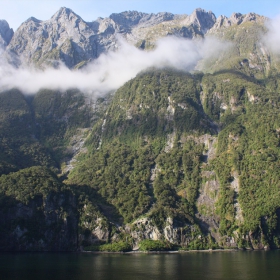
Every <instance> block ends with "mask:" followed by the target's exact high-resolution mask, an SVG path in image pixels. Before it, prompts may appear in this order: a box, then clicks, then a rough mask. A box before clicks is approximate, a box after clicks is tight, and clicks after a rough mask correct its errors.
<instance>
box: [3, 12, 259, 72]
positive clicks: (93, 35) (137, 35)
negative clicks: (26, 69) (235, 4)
mask: <svg viewBox="0 0 280 280" xmlns="http://www.w3.org/2000/svg"><path fill="white" fill-rule="evenodd" d="M261 20H262V17H260V16H258V15H256V14H253V13H250V14H247V15H242V14H236V13H235V14H233V15H232V16H231V17H230V18H227V17H224V16H221V17H219V18H218V19H216V16H215V15H214V14H213V13H212V12H206V11H205V10H203V9H196V10H195V11H194V12H193V13H192V14H191V15H174V14H171V13H167V12H162V13H158V14H147V13H141V12H136V11H127V12H123V13H118V14H116V13H114V14H112V15H110V16H109V17H108V18H98V19H97V20H95V21H93V22H85V21H84V20H83V19H82V18H81V17H80V16H78V15H77V14H75V13H74V12H73V11H72V10H70V9H68V8H61V9H60V10H59V11H58V12H57V13H56V14H54V15H53V16H52V18H51V19H49V20H47V21H41V20H38V19H36V18H34V17H31V18H29V19H28V20H27V21H25V22H24V23H23V24H22V25H21V26H20V27H19V28H18V29H17V30H16V32H15V34H14V35H13V32H12V30H10V29H9V28H8V25H7V23H6V22H5V21H3V22H2V28H1V30H3V31H2V33H1V36H2V37H1V38H2V41H3V42H2V45H3V46H8V47H7V53H9V54H10V56H12V57H13V60H12V61H13V63H14V64H20V63H22V64H27V65H31V64H32V65H35V66H37V67H42V66H46V65H52V66H55V67H56V66H57V65H58V63H59V62H63V63H64V64H65V65H66V66H67V67H69V68H80V67H82V66H83V65H85V64H86V63H88V62H89V61H91V60H93V59H95V58H97V57H98V56H99V55H100V54H101V53H104V52H107V51H108V50H116V49H117V48H118V44H117V41H118V38H119V37H120V36H121V37H123V38H125V40H127V41H128V42H129V43H131V44H133V45H136V46H137V47H140V48H142V49H151V48H154V46H155V43H156V41H157V40H158V39H159V38H162V37H165V36H170V35H174V36H179V37H184V38H189V39H192V38H196V37H200V38H203V37H204V36H207V34H208V33H210V34H213V33H217V32H219V30H224V29H225V28H228V27H231V26H234V25H241V24H243V23H246V22H256V23H258V22H261Z"/></svg>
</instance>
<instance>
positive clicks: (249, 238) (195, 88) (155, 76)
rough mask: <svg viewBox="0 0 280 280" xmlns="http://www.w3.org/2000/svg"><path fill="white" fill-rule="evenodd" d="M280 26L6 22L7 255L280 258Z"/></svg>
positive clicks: (161, 16) (252, 18)
mask: <svg viewBox="0 0 280 280" xmlns="http://www.w3.org/2000/svg"><path fill="white" fill-rule="evenodd" d="M278 21H279V19H278V18H276V19H274V20H269V19H267V18H265V17H263V16H261V15H257V14H255V13H249V14H246V15H242V14H240V13H234V14H233V15H232V16H231V17H229V18H227V17H225V16H218V17H216V16H215V15H214V14H213V13H212V12H207V11H205V10H202V9H196V10H195V11H194V12H193V13H192V14H191V15H183V14H182V15H174V14H171V13H168V12H162V13H158V14H147V13H141V12H137V11H126V12H123V13H114V14H112V15H110V16H109V17H108V18H98V19H97V20H95V21H92V22H86V21H84V20H83V19H82V18H81V17H80V16H79V15H77V14H75V13H74V12H73V11H72V10H71V9H68V8H61V9H60V10H59V11H58V12H57V13H55V14H54V15H53V16H52V17H51V19H49V20H46V21H41V20H39V19H36V18H34V17H31V18H29V19H28V20H26V21H25V22H24V23H22V25H21V26H20V27H19V28H18V29H17V30H16V31H15V32H14V31H13V30H12V29H10V27H9V25H8V23H7V22H6V21H5V20H2V21H0V45H1V49H2V51H1V65H0V89H1V92H0V250H1V251H5V250H9V251H20V250H21V251H34V250H36V251H67V250H71V251H73V250H78V249H80V248H82V249H83V250H97V251H98V250H100V251H127V250H132V249H133V250H138V249H140V250H171V249H178V248H181V249H183V250H189V249H209V248H212V249H216V248H240V249H266V248H279V247H280V202H279V201H280V199H279V167H280V150H279V147H280V142H279V139H280V138H279V133H280V118H279V109H280V107H279V106H280V105H279V95H280V88H279V85H280V78H279V77H280V75H279V73H280V72H279V71H280V53H279V48H278V45H279V44H278V41H279V40H280V33H279V32H278V28H277V26H278Z"/></svg>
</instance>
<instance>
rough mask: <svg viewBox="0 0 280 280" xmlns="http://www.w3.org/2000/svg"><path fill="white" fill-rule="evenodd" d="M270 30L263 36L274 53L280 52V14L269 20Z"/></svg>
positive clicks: (268, 26) (265, 42)
mask: <svg viewBox="0 0 280 280" xmlns="http://www.w3.org/2000/svg"><path fill="white" fill-rule="evenodd" d="M266 26H267V28H268V32H267V34H266V35H265V36H264V37H263V42H264V44H265V45H266V47H267V48H268V49H269V50H270V51H272V52H273V53H276V54H280V15H278V16H277V17H275V18H273V19H272V20H270V21H269V22H267V25H266Z"/></svg>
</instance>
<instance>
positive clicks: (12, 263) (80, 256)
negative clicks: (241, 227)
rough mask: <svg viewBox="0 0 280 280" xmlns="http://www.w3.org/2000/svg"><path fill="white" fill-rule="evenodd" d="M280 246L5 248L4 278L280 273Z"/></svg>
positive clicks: (0, 259) (0, 264) (0, 268)
mask: <svg viewBox="0 0 280 280" xmlns="http://www.w3.org/2000/svg"><path fill="white" fill-rule="evenodd" d="M279 264H280V251H268V252H264V251H260V252H243V251H232V252H189V253H180V254H92V253H21V254H19V253H15V254H14V253H2V254H0V279H1V280H4V279H13V280H14V279H15V280H16V279H20V280H21V279H23V280H25V279H26V280H27V279H28V280H35V279H36V280H38V279H40V280H44V279H48V280H56V279H67V280H76V279H78V280H91V279H98V280H108V279H114V280H118V279H120V280H128V279H129V280H140V279H141V280H142V279H145V280H148V279H153V280H156V279H160V280H164V279H171V280H177V279H191V280H197V279H199V280H200V279H207V280H208V279H210V280H211V279H244V280H245V279H246V280H250V279H252V280H258V279H262V280H263V279H269V280H273V279H277V280H278V279H280V265H279Z"/></svg>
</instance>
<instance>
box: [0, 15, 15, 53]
mask: <svg viewBox="0 0 280 280" xmlns="http://www.w3.org/2000/svg"><path fill="white" fill-rule="evenodd" d="M13 35H14V31H13V29H12V28H10V26H9V24H8V23H7V21H6V20H0V47H1V48H2V49H5V47H6V46H7V45H8V44H9V43H10V41H11V39H12V37H13Z"/></svg>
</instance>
